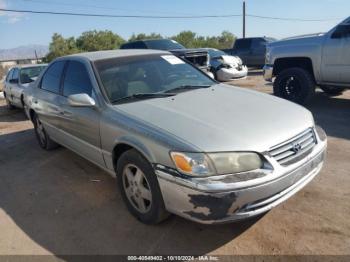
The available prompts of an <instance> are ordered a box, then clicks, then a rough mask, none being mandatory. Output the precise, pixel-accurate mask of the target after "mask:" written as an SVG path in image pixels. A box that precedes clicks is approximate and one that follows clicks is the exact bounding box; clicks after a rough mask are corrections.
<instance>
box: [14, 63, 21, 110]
mask: <svg viewBox="0 0 350 262" xmlns="http://www.w3.org/2000/svg"><path fill="white" fill-rule="evenodd" d="M13 77H16V82H17V83H15V84H12V89H11V96H12V100H13V101H12V102H13V104H15V105H16V106H18V107H22V106H23V104H22V99H21V96H22V93H23V87H22V85H21V69H20V68H19V69H17V71H16V70H15V71H14V73H13Z"/></svg>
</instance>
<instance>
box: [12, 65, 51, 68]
mask: <svg viewBox="0 0 350 262" xmlns="http://www.w3.org/2000/svg"><path fill="white" fill-rule="evenodd" d="M38 66H47V64H19V65H15V66H13V67H12V68H19V69H21V68H29V67H38Z"/></svg>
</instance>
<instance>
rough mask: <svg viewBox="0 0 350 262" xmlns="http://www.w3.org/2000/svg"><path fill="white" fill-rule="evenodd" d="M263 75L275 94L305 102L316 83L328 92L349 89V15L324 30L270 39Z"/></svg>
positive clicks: (335, 93)
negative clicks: (280, 38) (316, 32)
mask: <svg viewBox="0 0 350 262" xmlns="http://www.w3.org/2000/svg"><path fill="white" fill-rule="evenodd" d="M264 78H265V80H267V81H272V80H273V79H275V80H274V85H273V90H274V94H275V95H277V96H279V97H282V98H285V99H288V100H291V101H293V102H296V103H299V104H304V103H306V102H307V101H308V99H310V98H311V97H312V96H313V94H314V92H315V88H316V86H319V87H320V88H321V89H322V90H323V91H324V92H326V93H327V94H329V95H339V94H341V93H342V92H343V91H344V90H345V89H346V88H350V17H349V18H347V19H345V20H344V21H343V22H341V23H340V24H338V25H337V26H336V27H334V28H332V29H331V30H330V31H329V32H327V33H322V34H314V35H305V36H301V37H294V38H288V39H284V40H282V41H277V42H272V43H270V44H269V45H268V47H267V51H266V63H265V66H264Z"/></svg>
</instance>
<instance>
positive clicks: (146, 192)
mask: <svg viewBox="0 0 350 262" xmlns="http://www.w3.org/2000/svg"><path fill="white" fill-rule="evenodd" d="M122 176H123V177H122V178H123V188H124V191H125V194H126V197H127V198H128V200H129V202H130V203H131V205H132V206H133V207H134V208H135V209H136V210H137V211H138V212H140V213H147V212H148V211H149V210H150V209H151V206H152V192H151V187H150V185H149V182H148V181H147V178H146V176H145V175H144V173H143V172H142V170H141V169H140V168H138V167H137V166H136V165H133V164H128V165H126V166H125V168H124V170H123V174H122Z"/></svg>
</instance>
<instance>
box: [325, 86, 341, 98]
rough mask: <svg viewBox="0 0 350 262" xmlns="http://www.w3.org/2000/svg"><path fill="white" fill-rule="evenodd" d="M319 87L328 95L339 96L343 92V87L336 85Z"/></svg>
mask: <svg viewBox="0 0 350 262" xmlns="http://www.w3.org/2000/svg"><path fill="white" fill-rule="evenodd" d="M320 88H321V89H322V90H323V92H325V93H326V94H327V95H329V96H339V95H341V94H343V92H344V90H345V88H344V87H337V86H320Z"/></svg>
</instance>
